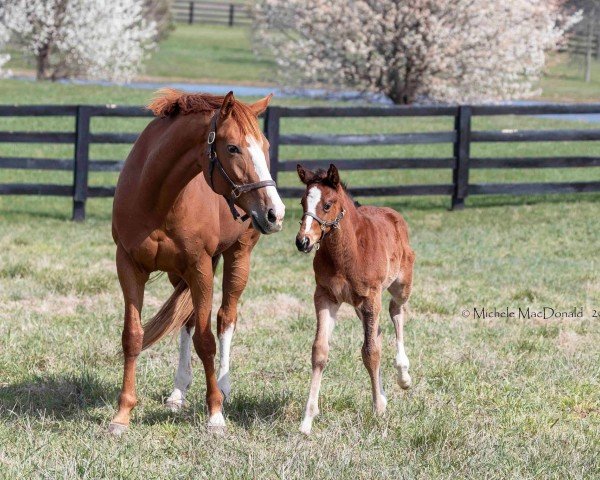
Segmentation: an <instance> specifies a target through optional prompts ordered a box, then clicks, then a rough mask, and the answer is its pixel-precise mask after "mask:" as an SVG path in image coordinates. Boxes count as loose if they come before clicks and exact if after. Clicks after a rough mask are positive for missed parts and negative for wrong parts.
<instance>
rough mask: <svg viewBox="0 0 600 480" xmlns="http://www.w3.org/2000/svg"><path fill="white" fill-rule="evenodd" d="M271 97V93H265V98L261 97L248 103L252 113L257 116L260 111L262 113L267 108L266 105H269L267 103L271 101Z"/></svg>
mask: <svg viewBox="0 0 600 480" xmlns="http://www.w3.org/2000/svg"><path fill="white" fill-rule="evenodd" d="M271 98H273V94H272V93H270V94H269V95H267V96H266V97H265V98H262V99H261V100H259V101H258V102H256V103H253V104H252V105H250V110H252V113H254V115H256V116H257V117H258V116H259V115H260V114H261V113H263V112H264V111H265V110H266V109H267V107H268V106H269V103H271Z"/></svg>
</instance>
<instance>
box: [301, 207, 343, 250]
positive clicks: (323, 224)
mask: <svg viewBox="0 0 600 480" xmlns="http://www.w3.org/2000/svg"><path fill="white" fill-rule="evenodd" d="M344 215H346V210H343V209H342V211H341V212H340V213H338V214H337V217H335V219H333V220H332V221H327V220H323V219H322V218H321V217H319V216H318V215H317V214H316V213H311V212H304V213H303V214H302V218H301V219H300V225H302V220H304V217H312V218H314V219H315V220H316V221H317V223H318V224H319V225H320V226H321V237H320V238H319V240H318V241H317V243H315V250H318V249H319V247H320V246H321V242H322V241H323V239H324V238H325V237H326V236H327V235H328V234H329V233H330V232H331V230H332V229H334V228H335V229H338V228H340V222H341V221H342V218H344ZM328 227H329V230H327V231H325V229H326V228H328Z"/></svg>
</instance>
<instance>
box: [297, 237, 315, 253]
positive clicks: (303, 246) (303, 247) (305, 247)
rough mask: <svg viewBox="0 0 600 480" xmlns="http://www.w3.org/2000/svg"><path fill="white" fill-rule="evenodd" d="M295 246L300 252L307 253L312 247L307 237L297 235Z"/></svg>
mask: <svg viewBox="0 0 600 480" xmlns="http://www.w3.org/2000/svg"><path fill="white" fill-rule="evenodd" d="M296 248H297V249H298V250H299V251H301V252H304V253H309V252H310V251H311V250H312V249H313V246H312V245H311V244H310V240H309V239H308V237H304V236H301V235H298V236H297V237H296Z"/></svg>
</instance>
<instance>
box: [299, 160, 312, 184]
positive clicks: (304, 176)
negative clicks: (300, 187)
mask: <svg viewBox="0 0 600 480" xmlns="http://www.w3.org/2000/svg"><path fill="white" fill-rule="evenodd" d="M296 171H297V172H298V177H300V181H301V182H302V183H303V184H304V185H308V183H309V182H310V181H311V180H312V179H313V178H314V176H315V174H314V173H313V172H311V171H310V170H309V169H308V168H304V167H303V166H302V165H300V164H298V165H296Z"/></svg>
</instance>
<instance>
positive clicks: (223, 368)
mask: <svg viewBox="0 0 600 480" xmlns="http://www.w3.org/2000/svg"><path fill="white" fill-rule="evenodd" d="M259 238H260V234H259V233H258V232H257V231H256V230H254V229H253V228H249V229H248V230H246V232H244V234H243V235H242V236H241V237H240V238H239V239H238V241H237V242H235V243H234V244H233V245H232V246H231V247H230V248H229V249H227V250H226V251H225V252H223V300H222V302H221V308H219V312H218V313H217V335H218V336H219V376H218V379H217V383H218V385H219V389H220V390H221V393H223V395H224V396H225V399H226V400H228V399H229V395H230V394H231V381H230V377H229V355H230V352H231V341H232V339H233V333H234V332H235V327H236V323H237V305H238V300H239V299H240V296H241V295H242V292H243V291H244V289H245V288H246V284H247V282H248V275H249V274H250V254H251V252H252V249H253V248H254V246H255V245H256V243H257V242H258V239H259Z"/></svg>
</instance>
